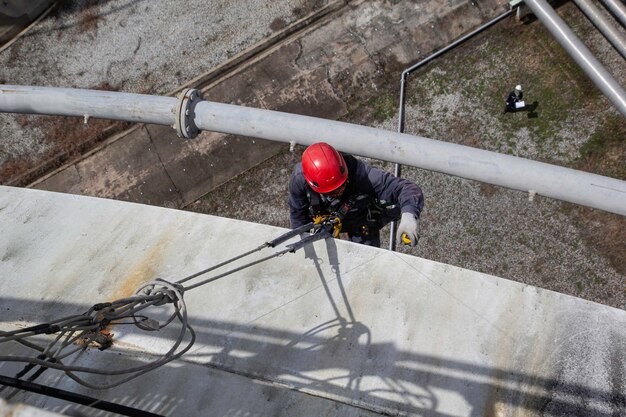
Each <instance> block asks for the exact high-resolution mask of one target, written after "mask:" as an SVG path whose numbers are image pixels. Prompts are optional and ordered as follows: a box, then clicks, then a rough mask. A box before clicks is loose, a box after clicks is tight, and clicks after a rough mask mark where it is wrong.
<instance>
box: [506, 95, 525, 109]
mask: <svg viewBox="0 0 626 417" xmlns="http://www.w3.org/2000/svg"><path fill="white" fill-rule="evenodd" d="M500 97H502V96H500ZM522 97H524V93H523V92H522V91H520V92H519V95H516V94H515V91H511V93H509V96H508V97H507V99H506V105H507V107H508V108H509V109H511V110H515V103H517V102H518V101H521V100H522Z"/></svg>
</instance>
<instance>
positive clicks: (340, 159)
mask: <svg viewBox="0 0 626 417" xmlns="http://www.w3.org/2000/svg"><path fill="white" fill-rule="evenodd" d="M288 204H289V213H290V220H291V227H292V228H293V229H295V228H298V227H300V226H304V225H306V224H308V223H310V222H311V221H313V219H314V218H316V217H317V216H325V215H332V216H335V215H339V216H340V218H341V232H345V233H347V234H348V237H349V239H350V240H351V241H352V242H356V243H361V244H365V245H370V246H376V247H380V229H381V228H382V227H384V226H385V225H387V224H388V223H390V222H391V221H395V220H400V224H399V226H398V231H397V233H396V240H397V241H398V243H402V242H403V236H404V237H405V238H408V239H409V240H410V243H409V242H408V241H406V240H405V241H404V243H407V244H410V245H411V246H415V245H416V244H417V242H418V240H419V217H420V213H421V211H422V208H423V207H424V196H423V194H422V190H421V189H420V188H419V187H418V186H417V185H415V184H414V183H412V182H411V181H408V180H406V179H403V178H398V177H395V176H393V175H392V174H390V173H388V172H386V171H383V170H380V169H377V168H374V167H371V166H369V165H367V164H366V163H364V162H363V161H361V160H359V159H357V158H355V157H354V156H352V155H349V154H346V153H341V152H338V151H337V150H336V149H335V148H333V147H332V146H330V145H329V144H327V143H324V142H320V143H314V144H313V145H311V146H309V147H308V148H307V149H306V150H305V151H304V153H303V154H302V162H300V163H297V164H296V165H295V167H294V170H293V174H292V175H291V179H290V181H289V201H288Z"/></svg>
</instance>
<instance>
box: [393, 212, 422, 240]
mask: <svg viewBox="0 0 626 417" xmlns="http://www.w3.org/2000/svg"><path fill="white" fill-rule="evenodd" d="M405 233H406V235H407V236H408V238H409V239H411V243H409V244H410V245H411V247H413V246H415V245H417V241H418V240H419V238H420V233H419V220H418V219H417V218H416V217H415V215H414V214H413V213H402V217H401V218H400V225H399V226H398V231H397V232H396V243H397V244H399V245H402V244H404V242H403V241H402V235H403V234H405Z"/></svg>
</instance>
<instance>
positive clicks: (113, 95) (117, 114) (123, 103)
mask: <svg viewBox="0 0 626 417" xmlns="http://www.w3.org/2000/svg"><path fill="white" fill-rule="evenodd" d="M0 103H1V104H0V111H2V112H7V113H25V114H48V115H56V116H79V117H84V116H88V117H94V118H97V119H111V120H122V121H125V122H135V123H153V124H158V125H170V126H172V125H174V121H175V114H174V112H173V111H172V108H174V106H176V103H178V100H177V99H175V98H173V97H161V96H149V95H146V94H132V93H118V92H115V91H101V90H79V89H75V88H53V87H30V86H29V87H24V86H17V85H0Z"/></svg>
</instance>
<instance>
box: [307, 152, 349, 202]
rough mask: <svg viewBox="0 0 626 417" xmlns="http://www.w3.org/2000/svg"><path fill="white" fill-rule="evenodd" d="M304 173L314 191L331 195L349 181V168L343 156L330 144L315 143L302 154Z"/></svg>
mask: <svg viewBox="0 0 626 417" xmlns="http://www.w3.org/2000/svg"><path fill="white" fill-rule="evenodd" d="M302 173H303V174H304V179H305V180H306V182H307V183H308V184H309V185H310V186H311V188H312V189H313V191H315V192H317V193H321V194H326V193H330V192H331V191H333V190H336V189H337V188H339V187H341V186H342V185H343V183H345V182H346V180H347V179H348V167H347V166H346V161H345V160H344V159H343V156H341V154H340V153H339V152H337V150H336V149H335V148H333V147H332V146H330V145H329V144H328V143H324V142H320V143H314V144H313V145H311V146H309V147H308V148H306V149H305V151H304V153H303V154H302Z"/></svg>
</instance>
